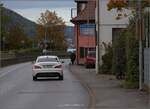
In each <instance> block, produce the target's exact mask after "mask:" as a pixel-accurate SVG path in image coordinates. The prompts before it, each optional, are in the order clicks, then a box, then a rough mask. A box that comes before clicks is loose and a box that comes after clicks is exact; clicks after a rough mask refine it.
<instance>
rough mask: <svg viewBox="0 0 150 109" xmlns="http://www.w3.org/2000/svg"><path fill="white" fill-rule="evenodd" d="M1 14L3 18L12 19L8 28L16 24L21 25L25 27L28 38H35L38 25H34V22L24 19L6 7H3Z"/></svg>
mask: <svg viewBox="0 0 150 109" xmlns="http://www.w3.org/2000/svg"><path fill="white" fill-rule="evenodd" d="M1 14H2V15H3V16H8V17H9V18H10V19H9V20H10V21H9V23H8V24H7V25H6V27H7V28H9V27H12V26H13V25H14V24H20V25H21V26H22V27H23V29H24V31H25V33H26V35H27V36H28V37H34V36H35V34H36V26H37V24H36V23H34V22H32V21H30V20H28V19H26V18H24V17H22V16H21V15H19V14H18V13H16V12H14V11H12V10H10V9H7V8H4V7H2V10H1Z"/></svg>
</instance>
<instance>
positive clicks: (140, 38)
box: [137, 0, 143, 90]
mask: <svg viewBox="0 0 150 109" xmlns="http://www.w3.org/2000/svg"><path fill="white" fill-rule="evenodd" d="M141 11H142V9H141V0H138V2H137V15H138V20H137V22H138V23H137V30H138V31H137V36H138V38H139V90H142V89H143V47H142V16H141Z"/></svg>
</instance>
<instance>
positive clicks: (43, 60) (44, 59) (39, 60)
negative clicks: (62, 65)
mask: <svg viewBox="0 0 150 109" xmlns="http://www.w3.org/2000/svg"><path fill="white" fill-rule="evenodd" d="M37 62H59V61H58V59H57V58H49V57H46V58H39V59H38V60H37Z"/></svg>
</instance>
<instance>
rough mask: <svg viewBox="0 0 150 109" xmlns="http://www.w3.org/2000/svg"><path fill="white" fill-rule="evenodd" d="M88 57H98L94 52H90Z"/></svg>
mask: <svg viewBox="0 0 150 109" xmlns="http://www.w3.org/2000/svg"><path fill="white" fill-rule="evenodd" d="M88 56H90V57H96V53H95V52H94V51H93V52H89V53H88Z"/></svg>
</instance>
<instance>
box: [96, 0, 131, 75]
mask: <svg viewBox="0 0 150 109" xmlns="http://www.w3.org/2000/svg"><path fill="white" fill-rule="evenodd" d="M108 3H109V0H97V3H96V31H97V46H96V48H97V51H98V53H97V62H96V65H97V73H98V72H99V71H98V70H99V69H98V67H99V66H100V65H102V56H103V55H104V54H105V46H104V44H106V45H107V44H110V43H111V44H113V39H115V36H116V34H117V33H118V32H119V31H120V30H122V29H125V28H126V27H127V25H128V22H129V18H128V17H124V18H121V19H119V20H117V19H116V17H117V15H118V13H117V10H116V9H112V10H110V11H109V10H108V7H107V4H108ZM124 13H126V14H127V15H130V13H131V12H130V11H129V10H126V9H125V10H124Z"/></svg>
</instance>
